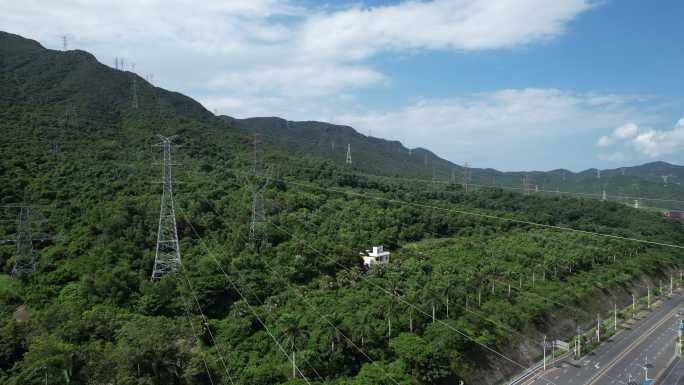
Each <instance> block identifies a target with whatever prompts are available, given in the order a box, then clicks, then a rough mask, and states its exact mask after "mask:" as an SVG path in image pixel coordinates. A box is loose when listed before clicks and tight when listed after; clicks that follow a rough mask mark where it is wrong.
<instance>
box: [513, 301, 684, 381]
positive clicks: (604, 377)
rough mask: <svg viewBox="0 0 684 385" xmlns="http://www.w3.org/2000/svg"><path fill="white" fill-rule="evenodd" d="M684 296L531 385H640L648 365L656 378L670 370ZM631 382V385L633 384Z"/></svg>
mask: <svg viewBox="0 0 684 385" xmlns="http://www.w3.org/2000/svg"><path fill="white" fill-rule="evenodd" d="M682 303H684V296H683V295H681V294H675V295H674V296H673V297H672V298H671V299H670V300H666V301H665V302H664V303H662V304H661V305H660V306H659V307H658V308H657V309H655V310H654V311H653V312H651V313H650V314H648V315H647V316H646V317H644V318H643V319H641V320H640V321H639V322H637V323H636V324H635V325H633V326H632V328H631V330H624V331H623V332H621V333H619V334H618V335H616V336H614V337H613V338H612V339H611V340H610V341H608V342H606V343H604V344H602V345H601V346H599V347H598V348H597V349H596V350H594V351H593V352H592V353H590V354H588V355H587V356H585V357H583V358H582V359H581V360H580V361H570V362H566V363H562V364H560V366H559V367H555V368H553V369H547V371H546V373H544V374H543V375H542V376H540V377H537V378H534V379H533V380H531V381H529V382H527V383H526V384H529V385H620V384H621V385H628V384H629V385H636V384H639V385H640V384H642V383H643V380H644V369H643V368H642V367H643V366H644V363H646V366H647V367H648V376H649V378H653V377H655V376H656V375H658V374H659V373H662V371H664V370H665V368H666V367H667V366H668V364H669V363H670V362H671V360H672V358H673V356H674V351H675V338H674V337H675V335H676V329H675V323H676V312H677V309H678V308H679V306H680V305H681V304H682ZM630 380H631V382H630Z"/></svg>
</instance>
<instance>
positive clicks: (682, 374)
mask: <svg viewBox="0 0 684 385" xmlns="http://www.w3.org/2000/svg"><path fill="white" fill-rule="evenodd" d="M658 385H684V360H682V359H677V362H676V363H675V365H674V366H673V367H672V370H671V371H670V372H669V373H668V374H667V377H665V378H664V379H663V381H662V382H661V383H659V384H658Z"/></svg>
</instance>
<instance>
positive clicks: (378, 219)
mask: <svg viewBox="0 0 684 385" xmlns="http://www.w3.org/2000/svg"><path fill="white" fill-rule="evenodd" d="M0 43H1V44H0V52H1V53H2V55H1V56H0V57H1V58H2V60H1V61H0V89H2V90H3V92H2V93H1V94H0V129H1V130H2V131H1V132H2V137H3V140H2V142H0V151H1V152H2V156H0V179H1V180H2V183H0V205H3V208H2V211H0V215H2V218H1V219H3V222H0V236H1V237H3V238H12V237H14V234H15V233H16V232H17V224H16V221H14V219H15V218H16V217H17V214H18V209H19V208H18V206H17V205H15V206H12V204H15V203H21V202H23V203H24V204H29V203H30V204H31V207H32V216H31V218H32V219H33V221H32V222H31V230H32V232H33V234H34V235H35V236H38V235H39V234H46V235H49V236H46V237H44V238H43V239H42V240H41V241H35V242H34V253H35V255H36V256H37V264H36V271H35V272H34V273H33V274H25V275H19V276H18V277H16V278H15V279H12V278H10V276H9V274H10V272H11V270H12V267H13V264H14V261H15V258H16V257H15V253H16V250H15V245H14V244H13V243H12V242H5V243H3V244H1V245H0V270H2V275H0V382H1V383H3V384H5V383H6V384H42V383H44V381H45V378H46V377H47V378H48V381H49V383H51V384H212V383H214V384H217V383H221V384H225V383H235V384H255V385H256V384H283V383H288V384H304V383H311V384H314V383H315V384H428V383H437V384H439V383H445V384H446V383H457V381H458V380H460V379H465V380H466V381H467V383H494V382H496V381H498V380H500V379H501V378H503V377H504V376H506V375H508V374H511V373H512V372H515V371H516V370H519V369H520V367H519V366H518V365H526V364H528V363H529V362H531V361H532V360H534V359H535V358H536V355H537V354H539V352H540V350H541V348H540V347H539V345H538V341H539V340H540V336H541V334H542V333H544V332H548V333H549V334H553V335H554V336H556V337H557V338H561V339H562V338H565V337H566V336H567V335H568V333H571V332H572V330H573V328H574V326H575V325H576V324H578V323H579V324H583V323H585V322H587V321H592V322H593V319H594V318H593V317H594V316H595V314H596V311H597V309H596V308H593V307H592V306H597V305H596V304H595V303H594V302H593V299H595V298H596V297H600V296H615V297H616V298H618V300H619V299H620V296H619V293H620V292H621V291H626V290H632V289H633V288H634V287H635V285H638V282H639V280H641V279H642V278H644V277H651V278H655V277H658V276H661V275H663V274H666V273H665V272H666V271H668V270H671V269H679V268H680V267H681V264H682V258H681V251H680V249H678V248H673V247H667V246H659V245H655V244H651V243H642V242H635V241H634V240H630V239H627V238H632V239H641V240H648V241H650V242H659V243H665V244H673V245H684V234H683V232H682V225H681V223H680V222H678V221H675V220H670V219H666V218H662V217H659V216H658V215H656V214H654V213H652V212H647V211H639V210H635V209H632V208H630V207H627V206H625V205H621V204H617V203H612V202H600V201H594V200H582V199H575V198H569V197H562V196H556V197H547V196H539V195H533V194H532V195H523V194H519V193H515V192H511V191H504V190H501V189H477V190H475V191H472V190H471V191H468V192H466V191H465V189H464V187H463V186H462V185H461V184H460V183H459V184H457V183H430V182H421V181H407V180H404V179H402V178H401V177H406V178H412V177H414V176H415V175H414V174H408V175H403V176H402V175H398V176H399V177H400V178H387V177H386V176H387V175H388V174H391V173H382V172H379V174H381V175H384V176H374V175H371V172H372V171H373V170H369V169H363V168H362V167H361V166H362V164H361V165H357V164H354V165H353V166H346V165H344V164H343V163H342V162H335V161H332V160H330V159H327V160H326V159H324V158H321V157H306V158H302V157H300V156H298V155H297V153H296V151H293V149H292V148H289V146H287V145H283V146H279V145H278V144H277V143H272V142H270V141H268V140H265V141H264V143H261V145H260V147H259V148H258V151H257V156H258V163H257V165H258V167H255V166H254V164H253V162H254V151H253V147H252V145H253V143H252V141H253V136H252V132H251V131H250V130H245V129H243V128H241V127H237V126H236V125H235V124H234V122H233V123H231V120H230V119H225V118H218V117H214V116H213V115H212V114H210V113H209V112H208V111H206V110H204V109H203V108H202V107H201V106H200V105H199V104H198V103H196V102H194V101H193V100H191V99H189V98H187V97H185V96H182V95H180V94H176V93H172V92H168V91H165V90H163V89H160V88H157V87H154V86H153V85H151V84H149V83H147V82H146V81H145V80H144V79H142V78H139V77H138V76H137V75H135V74H133V73H131V72H123V71H118V70H113V69H111V68H108V67H106V66H104V65H102V64H100V63H97V61H96V60H95V59H94V58H93V57H92V56H91V55H90V54H87V53H85V52H81V51H69V52H56V51H50V50H45V49H43V48H42V47H40V46H39V45H38V44H37V43H35V42H32V41H30V40H25V39H22V38H20V37H17V36H14V35H9V34H4V33H3V34H0ZM134 81H135V84H136V86H135V87H136V90H137V91H136V92H137V96H138V101H137V102H138V103H137V107H136V106H135V105H134V104H133V103H131V92H132V91H131V90H132V84H133V82H134ZM157 134H163V135H172V134H175V135H178V139H177V141H176V145H177V146H174V152H173V154H174V162H177V163H180V165H178V166H174V172H175V178H176V180H177V181H178V182H179V183H178V184H176V185H175V186H174V188H175V190H174V192H175V201H176V214H177V221H178V232H179V237H180V249H181V255H182V268H181V269H180V270H179V271H177V272H176V273H174V274H168V275H166V276H164V277H163V278H162V279H160V280H156V281H151V280H150V274H151V269H152V264H153V261H154V251H155V243H156V241H157V238H156V235H157V234H156V232H157V225H158V220H159V217H158V215H159V201H160V193H161V188H160V186H159V183H158V182H159V178H160V175H161V167H160V166H159V165H158V162H159V161H160V156H161V152H160V150H159V148H158V147H153V146H152V145H153V144H155V143H157V142H158V138H156V135H157ZM359 157H360V158H363V154H360V155H359ZM254 169H256V170H257V172H254V171H253V170H254ZM376 171H377V170H376ZM380 171H382V170H380ZM255 186H260V187H263V190H262V191H261V193H260V195H261V196H262V198H263V211H264V220H263V221H262V222H260V223H259V228H258V229H257V230H258V233H259V236H258V237H257V239H256V240H253V239H250V219H251V216H252V211H253V197H254V192H255V188H257V187H255ZM5 220H6V221H5ZM524 222H534V223H537V224H540V225H545V226H547V227H544V226H536V225H530V224H526V223H524ZM550 226H558V227H563V228H571V229H575V230H582V231H585V232H596V233H602V234H608V235H613V236H616V237H620V238H616V237H605V236H596V235H591V234H588V233H580V232H574V231H567V230H559V229H556V228H552V227H550ZM381 244H382V245H384V246H385V247H386V248H388V249H389V250H391V252H392V258H391V263H390V264H389V265H387V266H379V267H377V268H373V269H370V270H368V271H367V270H365V269H364V268H363V267H362V266H361V259H360V257H359V255H358V253H359V252H360V251H362V250H365V249H368V248H370V247H371V246H375V245H381ZM599 310H600V309H599ZM551 319H564V320H565V322H562V323H561V324H560V325H557V326H555V327H554V326H553V325H552V323H551V322H550V320H551ZM523 346H524V347H526V349H525V350H526V352H527V353H524V352H523V351H522V350H523V349H519V347H523Z"/></svg>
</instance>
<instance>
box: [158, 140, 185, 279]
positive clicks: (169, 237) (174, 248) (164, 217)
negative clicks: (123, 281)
mask: <svg viewBox="0 0 684 385" xmlns="http://www.w3.org/2000/svg"><path fill="white" fill-rule="evenodd" d="M159 138H160V139H161V142H160V143H158V144H156V146H158V147H162V148H163V152H164V162H163V163H162V175H163V179H162V184H163V186H164V187H163V190H162V197H161V208H160V210H159V229H158V231H157V251H156V254H155V256H154V268H153V269H152V280H155V279H158V278H161V276H163V275H164V274H166V273H169V272H172V271H174V270H176V269H177V268H178V267H180V265H181V256H180V249H179V247H178V229H177V227H176V208H175V204H174V200H173V179H172V176H171V166H172V163H171V143H172V142H173V140H174V139H175V138H176V136H175V135H174V136H171V137H164V136H161V135H159Z"/></svg>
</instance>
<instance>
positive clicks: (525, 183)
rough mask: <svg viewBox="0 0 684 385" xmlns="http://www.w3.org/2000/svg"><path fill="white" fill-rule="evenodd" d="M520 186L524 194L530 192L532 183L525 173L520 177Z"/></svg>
mask: <svg viewBox="0 0 684 385" xmlns="http://www.w3.org/2000/svg"><path fill="white" fill-rule="evenodd" d="M522 188H523V192H524V194H525V195H529V194H530V193H531V192H532V183H531V181H530V177H529V176H527V175H523V177H522Z"/></svg>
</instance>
